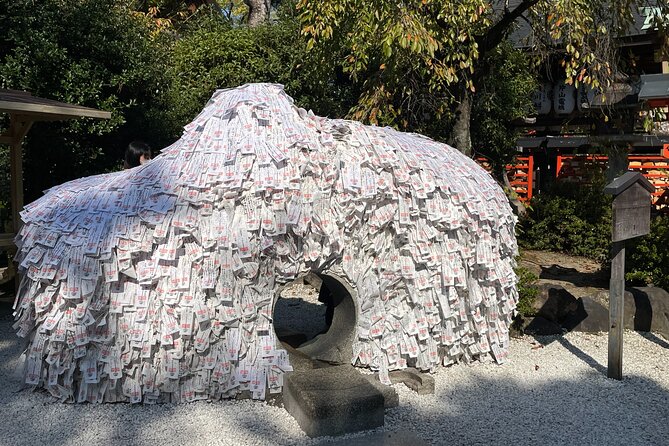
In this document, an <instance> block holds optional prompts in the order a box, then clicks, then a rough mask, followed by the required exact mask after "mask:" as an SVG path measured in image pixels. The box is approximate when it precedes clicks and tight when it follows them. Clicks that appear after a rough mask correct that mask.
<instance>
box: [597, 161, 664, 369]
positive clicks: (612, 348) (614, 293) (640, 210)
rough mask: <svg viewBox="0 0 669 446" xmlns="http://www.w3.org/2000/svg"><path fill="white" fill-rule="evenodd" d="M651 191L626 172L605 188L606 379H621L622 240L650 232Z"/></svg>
mask: <svg viewBox="0 0 669 446" xmlns="http://www.w3.org/2000/svg"><path fill="white" fill-rule="evenodd" d="M654 190H655V187H653V185H652V184H650V182H649V181H648V180H647V179H646V178H645V177H644V176H643V175H641V174H640V173H639V172H627V173H625V174H623V175H622V176H620V177H618V178H616V179H615V180H613V181H612V182H611V183H610V184H609V185H607V186H606V187H605V188H604V192H606V193H608V194H611V195H613V228H612V231H611V234H612V237H611V238H612V241H613V244H612V246H611V257H612V260H611V282H610V286H609V363H608V370H607V375H608V377H609V378H614V379H622V378H623V320H624V319H623V317H624V314H623V308H624V304H623V297H624V293H625V240H627V239H630V238H634V237H639V236H641V235H646V234H648V233H649V232H650V205H651V198H650V194H651V193H652V192H653V191H654Z"/></svg>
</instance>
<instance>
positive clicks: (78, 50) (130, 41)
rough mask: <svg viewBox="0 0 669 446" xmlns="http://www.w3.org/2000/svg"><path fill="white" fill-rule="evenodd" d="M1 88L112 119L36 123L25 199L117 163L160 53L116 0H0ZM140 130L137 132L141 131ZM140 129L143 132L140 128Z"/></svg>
mask: <svg viewBox="0 0 669 446" xmlns="http://www.w3.org/2000/svg"><path fill="white" fill-rule="evenodd" d="M0 28H1V29H3V31H4V32H3V34H2V37H0V39H1V40H0V86H1V87H2V88H12V89H18V90H28V91H30V92H31V93H32V94H33V95H35V96H41V97H46V98H50V99H56V100H59V101H64V102H69V103H74V104H79V105H83V106H89V107H94V108H99V109H102V110H107V111H110V112H111V113H112V117H111V119H110V120H94V119H78V120H75V121H68V122H56V123H37V124H35V125H34V126H33V129H32V131H31V132H30V133H29V134H28V136H27V138H26V143H25V145H24V153H25V156H24V160H25V161H24V163H25V164H24V165H25V169H24V170H25V175H24V176H25V184H26V199H27V201H30V200H31V199H34V198H36V197H37V196H38V195H39V194H40V193H41V191H42V190H43V189H44V188H46V187H50V186H52V185H54V184H58V183H61V182H63V181H65V180H69V179H72V178H75V177H77V176H82V175H86V174H93V173H100V172H101V171H104V170H106V169H111V168H113V167H114V166H116V165H117V164H118V160H119V159H120V157H121V155H122V153H123V150H124V147H125V145H126V144H127V143H128V141H129V140H131V139H134V138H146V139H151V135H150V134H147V133H146V132H147V131H149V130H150V129H151V128H155V126H152V125H150V123H149V122H147V118H146V116H151V115H152V112H151V111H150V109H151V104H152V102H153V101H154V99H155V95H156V90H157V89H159V87H160V84H161V81H162V70H161V67H160V65H159V64H158V61H159V60H160V58H161V56H162V53H161V50H160V46H158V45H156V44H155V41H154V40H153V39H151V37H150V35H149V28H148V27H147V23H146V22H145V21H144V19H143V17H142V16H140V15H137V14H136V13H135V12H134V11H133V10H132V9H130V8H129V7H128V6H127V5H126V4H124V3H123V2H118V1H115V0H43V1H40V2H35V1H31V0H13V1H8V0H2V1H1V2H0ZM140 129H141V130H140ZM140 131H141V133H140Z"/></svg>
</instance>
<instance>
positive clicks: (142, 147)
mask: <svg viewBox="0 0 669 446" xmlns="http://www.w3.org/2000/svg"><path fill="white" fill-rule="evenodd" d="M150 159H151V147H149V145H148V144H146V143H143V142H142V141H133V142H131V143H130V144H128V147H127V148H126V149H125V157H124V158H123V167H124V168H125V169H130V168H131V167H137V166H139V165H140V164H144V163H145V162H147V161H148V160H150Z"/></svg>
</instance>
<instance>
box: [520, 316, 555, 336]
mask: <svg viewBox="0 0 669 446" xmlns="http://www.w3.org/2000/svg"><path fill="white" fill-rule="evenodd" d="M523 331H524V332H525V334H528V335H540V336H545V335H553V334H562V326H561V325H560V324H558V323H557V322H554V321H551V320H549V319H546V318H545V317H542V316H537V317H535V318H534V319H532V320H531V321H530V323H529V324H527V325H526V326H525V328H524V330H523Z"/></svg>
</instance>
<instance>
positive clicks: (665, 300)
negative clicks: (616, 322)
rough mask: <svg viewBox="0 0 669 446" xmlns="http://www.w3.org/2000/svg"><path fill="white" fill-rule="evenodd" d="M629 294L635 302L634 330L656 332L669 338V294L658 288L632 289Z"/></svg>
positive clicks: (629, 289)
mask: <svg viewBox="0 0 669 446" xmlns="http://www.w3.org/2000/svg"><path fill="white" fill-rule="evenodd" d="M628 293H629V294H631V296H632V299H633V300H634V318H633V327H632V328H634V330H637V331H654V332H657V333H661V334H662V335H663V336H664V337H667V338H669V293H668V292H666V291H665V290H663V289H662V288H657V287H630V288H628V291H627V292H626V294H628ZM625 311H627V306H626V307H625Z"/></svg>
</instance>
